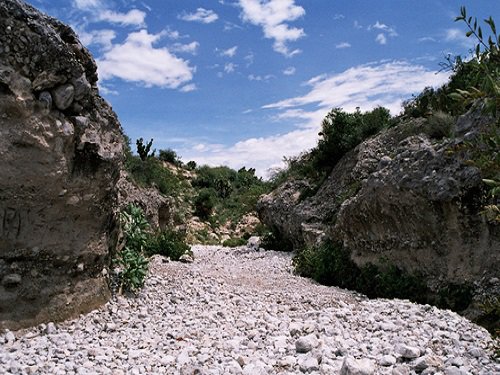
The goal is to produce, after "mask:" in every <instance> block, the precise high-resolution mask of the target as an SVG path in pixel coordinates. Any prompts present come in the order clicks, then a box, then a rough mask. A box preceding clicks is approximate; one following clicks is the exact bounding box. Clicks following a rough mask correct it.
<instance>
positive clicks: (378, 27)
mask: <svg viewBox="0 0 500 375" xmlns="http://www.w3.org/2000/svg"><path fill="white" fill-rule="evenodd" d="M368 30H369V31H370V30H375V31H379V33H378V34H377V36H376V37H375V41H376V42H377V43H378V44H381V45H384V44H387V41H388V37H391V38H394V37H397V36H398V33H397V32H396V29H395V28H393V27H390V26H387V25H386V24H385V23H382V22H379V21H377V22H375V24H374V25H370V26H368ZM380 31H382V32H380Z"/></svg>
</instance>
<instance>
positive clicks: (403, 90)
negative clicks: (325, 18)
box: [265, 61, 448, 117]
mask: <svg viewBox="0 0 500 375" xmlns="http://www.w3.org/2000/svg"><path fill="white" fill-rule="evenodd" d="M447 79H448V73H445V72H439V73H436V72H432V71H429V70H427V69H425V68H424V67H423V66H420V65H412V64H410V63H407V62H404V61H393V62H386V63H383V64H367V65H360V66H357V67H353V68H350V69H348V70H346V71H344V72H343V73H340V74H334V75H330V76H324V75H323V76H318V77H314V78H313V79H311V80H309V81H308V82H307V84H306V85H307V86H310V87H311V90H310V91H309V92H308V93H307V94H305V95H303V96H299V97H295V98H291V99H286V100H282V101H280V102H277V103H273V104H269V105H267V106H265V108H275V109H282V110H285V109H289V108H300V107H302V106H305V105H310V104H316V105H317V106H318V107H320V108H323V110H328V109H330V108H333V107H343V108H344V109H346V110H349V111H352V110H354V109H355V108H356V107H361V108H362V109H363V110H368V109H371V108H373V107H375V106H377V105H383V106H387V107H388V108H389V109H390V110H391V111H392V112H393V113H395V112H398V111H399V109H400V102H401V100H402V99H406V98H408V97H409V96H410V95H411V94H413V93H417V92H419V91H421V90H422V89H424V88H425V87H427V86H438V85H441V84H443V83H444V82H446V80H447ZM302 117H304V115H302Z"/></svg>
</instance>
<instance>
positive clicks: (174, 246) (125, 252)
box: [114, 204, 190, 294]
mask: <svg viewBox="0 0 500 375" xmlns="http://www.w3.org/2000/svg"><path fill="white" fill-rule="evenodd" d="M120 225H121V228H122V233H123V238H122V246H121V250H120V251H118V253H117V254H116V256H115V259H114V265H115V266H116V267H117V278H118V288H119V290H118V292H119V293H120V294H121V293H122V291H123V290H125V291H129V292H133V293H135V292H137V291H138V290H139V289H140V288H141V287H142V286H143V284H144V279H145V277H146V274H147V271H148V263H149V260H148V257H149V256H151V255H154V254H160V255H163V256H165V257H169V258H170V259H172V260H179V258H180V257H181V256H182V255H184V254H186V253H189V252H190V247H189V246H188V245H187V244H186V243H185V242H184V235H183V234H181V233H179V232H176V231H173V230H165V231H160V232H157V233H154V232H153V231H152V230H151V227H150V225H149V223H148V222H147V220H146V218H145V217H144V213H143V211H142V210H141V208H139V207H137V206H135V205H132V204H131V205H129V206H127V207H126V208H125V209H123V210H122V211H121V212H120Z"/></svg>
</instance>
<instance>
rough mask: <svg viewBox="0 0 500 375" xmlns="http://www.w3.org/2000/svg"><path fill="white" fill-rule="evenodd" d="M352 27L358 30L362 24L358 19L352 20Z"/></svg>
mask: <svg viewBox="0 0 500 375" xmlns="http://www.w3.org/2000/svg"><path fill="white" fill-rule="evenodd" d="M353 27H354V28H355V29H358V30H359V29H362V28H363V26H362V25H361V24H360V23H359V22H358V21H354V23H353Z"/></svg>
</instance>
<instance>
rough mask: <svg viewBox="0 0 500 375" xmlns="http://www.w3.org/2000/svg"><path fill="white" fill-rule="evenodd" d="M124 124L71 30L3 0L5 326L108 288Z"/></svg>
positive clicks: (73, 306) (0, 114) (93, 300)
mask: <svg viewBox="0 0 500 375" xmlns="http://www.w3.org/2000/svg"><path fill="white" fill-rule="evenodd" d="M122 148H123V137H122V132H121V127H120V124H119V122H118V120H117V118H116V115H115V113H114V112H113V111H112V109H111V108H110V106H109V105H108V104H107V103H106V102H105V101H104V100H103V99H102V98H101V97H100V96H99V94H98V91H97V73H96V65H95V62H94V60H93V58H92V57H91V55H90V54H89V52H88V51H87V50H86V49H85V48H84V47H83V46H82V45H81V44H80V42H79V41H78V39H77V37H76V35H75V34H74V32H73V31H72V30H71V29H70V28H69V27H68V26H66V25H64V24H62V23H60V22H58V21H57V20H55V19H53V18H50V17H47V16H45V15H43V14H41V13H40V12H38V11H37V10H35V9H34V8H32V7H31V6H29V5H27V4H25V3H24V2H23V1H21V0H3V1H1V2H0V160H1V162H0V176H1V178H0V328H4V327H9V328H13V329H17V328H20V327H24V326H28V325H33V324H36V323H39V322H42V321H53V320H60V319H65V318H68V317H71V316H75V315H77V314H79V313H82V312H86V311H90V310H92V309H93V308H95V307H97V306H98V305H100V304H102V303H104V302H105V301H106V300H107V299H108V297H109V289H108V287H107V282H106V279H105V277H104V276H103V274H104V273H105V272H103V269H104V268H106V266H107V264H108V263H109V251H110V248H112V247H113V245H114V240H113V235H112V232H113V226H114V222H115V221H114V217H115V215H114V210H115V207H116V190H115V183H116V180H117V178H118V175H119V168H120V164H121V158H122Z"/></svg>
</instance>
